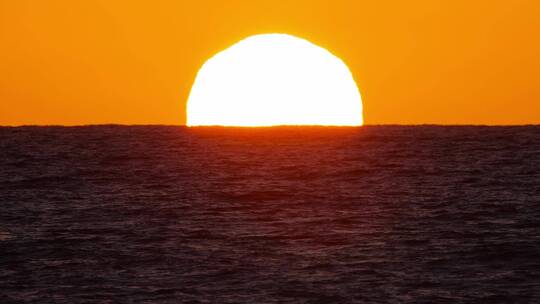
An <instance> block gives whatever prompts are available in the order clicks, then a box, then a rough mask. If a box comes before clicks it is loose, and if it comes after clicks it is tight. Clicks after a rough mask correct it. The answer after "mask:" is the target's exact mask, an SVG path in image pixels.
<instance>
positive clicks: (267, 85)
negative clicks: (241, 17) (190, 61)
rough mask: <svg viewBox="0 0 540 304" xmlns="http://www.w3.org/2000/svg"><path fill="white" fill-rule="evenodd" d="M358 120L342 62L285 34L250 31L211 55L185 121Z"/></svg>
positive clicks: (357, 100) (357, 102)
mask: <svg viewBox="0 0 540 304" xmlns="http://www.w3.org/2000/svg"><path fill="white" fill-rule="evenodd" d="M362 124H363V114H362V99H361V96H360V92H359V91H358V88H357V86H356V83H355V81H354V79H353V77H352V74H351V72H350V70H349V68H348V67H347V66H346V65H345V63H344V62H343V61H342V60H341V59H339V58H338V57H336V56H334V55H333V54H331V53H330V52H329V51H327V50H325V49H324V48H321V47H319V46H316V45H314V44H312V43H311V42H309V41H307V40H304V39H300V38H297V37H294V36H290V35H286V34H262V35H255V36H251V37H248V38H246V39H244V40H242V41H240V42H238V43H236V44H234V45H233V46H231V47H229V48H227V49H226V50H224V51H222V52H220V53H218V54H216V55H215V56H213V57H212V58H210V59H209V60H208V61H207V62H206V63H205V64H204V65H203V66H202V67H201V68H200V70H199V72H198V74H197V77H196V79H195V83H194V84H193V87H192V89H191V92H190V95H189V99H188V103H187V125H188V126H212V125H216V126H217V125H219V126H277V125H327V126H361V125H362Z"/></svg>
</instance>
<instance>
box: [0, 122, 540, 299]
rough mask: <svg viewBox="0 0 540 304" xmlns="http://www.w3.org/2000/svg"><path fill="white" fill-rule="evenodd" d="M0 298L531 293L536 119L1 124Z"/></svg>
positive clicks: (537, 279)
mask: <svg viewBox="0 0 540 304" xmlns="http://www.w3.org/2000/svg"><path fill="white" fill-rule="evenodd" d="M0 208H1V209H0V303H353V302H356V303H540V276H539V269H540V127H431V126H425V127H390V126H388V127H364V128H360V129H359V128H317V127H310V128H266V129H259V128H254V129H249V128H248V129H223V128H196V129H187V128H182V127H161V126H155V127H153V126H146V127H121V126H100V127H74V128H61V127H23V128H0Z"/></svg>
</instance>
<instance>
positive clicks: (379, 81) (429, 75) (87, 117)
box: [0, 0, 540, 125]
mask: <svg viewBox="0 0 540 304" xmlns="http://www.w3.org/2000/svg"><path fill="white" fill-rule="evenodd" d="M538 16H540V1H536V0H530V1H520V0H514V1H502V0H501V1H499V0H486V1H484V0H475V1H470V0H452V1H450V0H445V1H442V0H441V1H438V0H424V1H420V0H403V1H399V0H392V1H390V0H372V1H361V0H358V1H356V0H350V1H345V0H330V1H316V0H295V1H269V0H268V1H262V0H259V1H257V0H227V1H224V0H223V1H210V0H206V1H202V0H198V1H187V0H186V1H178V0H175V1H173V0H171V1H165V0H156V1H131V0H130V1H127V0H126V1H115V0H102V1H97V0H96V1H90V0H83V1H73V0H48V1H37V0H0V71H1V73H0V125H21V124H62V125H79V124H101V123H120V124H183V123H184V122H185V102H186V100H187V96H188V94H189V89H190V87H191V85H192V83H193V80H194V77H195V74H196V72H197V70H198V68H199V67H200V66H201V65H202V64H203V63H204V61H205V60H206V59H207V58H209V57H210V56H212V55H213V54H214V53H216V52H218V51H220V50H222V49H224V48H226V47H227V46H229V45H231V44H233V43H234V42H236V41H238V40H240V39H242V38H244V37H246V36H249V35H252V34H258V33H268V32H283V33H289V34H293V35H297V36H299V37H302V38H306V39H308V40H310V41H312V42H314V43H316V44H318V45H320V46H322V47H325V48H327V49H329V50H330V51H331V52H333V53H334V54H336V55H337V56H339V57H341V58H342V59H343V60H344V61H345V62H346V63H347V64H348V65H349V67H350V69H351V70H352V72H353V74H354V77H355V79H356V81H357V83H358V86H359V88H360V91H361V93H362V97H363V99H364V111H365V113H364V118H365V122H366V123H367V124H386V123H392V124H423V123H438V124H530V123H533V124H538V123H540V39H539V38H538V37H539V35H540V18H539V17H538Z"/></svg>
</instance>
